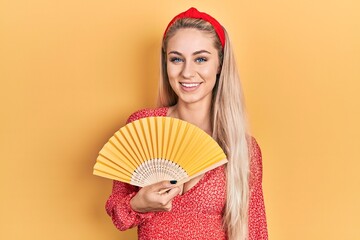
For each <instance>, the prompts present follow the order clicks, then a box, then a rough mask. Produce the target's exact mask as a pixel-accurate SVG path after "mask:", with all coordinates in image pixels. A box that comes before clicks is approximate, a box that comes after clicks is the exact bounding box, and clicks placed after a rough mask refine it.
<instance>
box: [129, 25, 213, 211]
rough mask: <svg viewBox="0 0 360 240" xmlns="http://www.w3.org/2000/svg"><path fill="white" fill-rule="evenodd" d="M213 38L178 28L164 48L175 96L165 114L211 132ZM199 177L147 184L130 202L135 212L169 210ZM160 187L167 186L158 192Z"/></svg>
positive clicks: (199, 32)
mask: <svg viewBox="0 0 360 240" xmlns="http://www.w3.org/2000/svg"><path fill="white" fill-rule="evenodd" d="M213 41H214V39H213V38H211V36H210V35H209V34H207V33H204V32H202V31H199V30H196V29H179V30H178V31H177V32H176V33H175V35H174V36H173V37H171V38H170V39H169V40H168V44H167V49H166V54H167V73H168V77H169V82H170V85H171V87H172V89H173V90H174V92H175V93H176V94H177V96H178V102H177V104H176V105H175V106H172V107H170V108H169V111H168V116H169V117H175V118H179V119H182V120H185V121H187V122H190V123H192V124H194V125H196V126H197V127H199V128H201V129H202V130H204V131H205V132H207V133H208V134H210V135H211V134H212V129H211V122H210V107H211V99H212V91H213V88H214V86H215V83H216V75H217V74H218V73H219V71H220V64H219V58H218V52H217V50H216V48H215V47H214V43H213ZM201 177H202V176H199V177H196V178H194V179H192V180H190V181H188V182H186V183H185V184H183V185H179V186H178V185H176V184H171V183H170V182H169V181H163V182H160V183H156V184H153V185H150V186H146V187H144V188H142V189H140V190H139V192H138V193H137V194H136V195H135V196H134V197H133V198H132V199H131V201H130V205H131V207H132V209H133V210H135V211H137V212H154V211H170V210H171V208H172V200H173V198H174V197H175V196H177V195H179V194H183V193H185V192H187V191H188V190H189V189H191V188H192V187H193V186H194V185H196V183H197V182H198V181H199V180H200V179H201ZM163 189H169V190H168V191H167V192H165V193H163V194H159V192H160V191H161V190H163Z"/></svg>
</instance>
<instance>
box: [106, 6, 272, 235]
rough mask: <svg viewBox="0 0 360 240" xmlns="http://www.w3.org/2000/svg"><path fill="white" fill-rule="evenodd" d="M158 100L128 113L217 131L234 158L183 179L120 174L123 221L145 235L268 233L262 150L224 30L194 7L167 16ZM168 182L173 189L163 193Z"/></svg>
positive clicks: (113, 199)
mask: <svg viewBox="0 0 360 240" xmlns="http://www.w3.org/2000/svg"><path fill="white" fill-rule="evenodd" d="M161 67H162V69H161V73H162V74H161V79H160V87H159V104H160V107H159V108H156V109H144V110H140V111H138V112H135V113H134V114H132V115H131V116H130V118H129V119H128V122H131V121H134V120H137V119H140V118H143V117H149V116H169V117H174V118H179V119H182V120H185V121H187V122H190V123H192V124H194V125H196V126H198V127H199V128H201V129H203V130H204V131H205V132H207V133H208V134H209V135H211V136H212V137H213V138H214V139H215V140H216V141H217V142H218V143H219V145H220V146H221V147H222V148H223V150H224V152H225V154H226V155H227V158H228V161H229V162H228V164H227V165H226V166H221V167H218V168H216V169H214V170H211V171H209V172H207V173H205V174H204V175H203V176H199V177H197V178H195V179H192V180H191V181H189V182H186V183H185V184H183V185H181V186H178V185H176V181H163V182H160V183H157V184H154V185H150V186H147V187H144V188H141V189H139V188H137V187H134V186H131V185H128V184H125V183H122V182H118V181H114V185H113V191H112V194H111V196H110V198H109V199H108V201H107V203H106V210H107V213H108V214H109V215H110V216H111V217H112V220H113V222H114V224H115V226H116V227H117V228H119V229H120V230H126V229H128V228H131V227H135V226H137V227H138V236H139V239H144V240H145V239H151V240H154V239H166V240H169V239H179V240H180V239H181V240H186V239H189V240H190V239H191V240H195V239H199V240H200V239H201V240H204V239H208V240H211V239H213V240H222V239H230V240H245V239H251V240H255V239H256V240H262V239H268V236H267V226H266V218H265V208H264V201H263V193H262V185H261V181H262V160H261V152H260V149H259V146H258V144H257V143H256V141H255V139H254V138H253V137H251V136H250V135H249V132H248V128H247V122H246V116H245V108H244V100H243V93H242V89H241V85H240V80H239V76H238V71H237V67H236V64H235V59H234V55H233V50H232V47H231V43H230V40H229V37H228V35H227V33H226V30H225V29H224V28H223V27H222V26H221V25H220V24H219V22H218V21H217V20H215V19H214V18H213V17H211V16H210V15H208V14H206V13H203V12H199V11H198V10H197V9H195V8H190V9H189V10H187V11H185V12H183V13H180V14H179V15H177V16H176V17H174V19H173V20H172V21H171V22H170V23H169V25H168V27H167V29H166V31H165V33H164V38H163V43H162V52H161ZM162 189H170V190H169V191H168V192H166V193H164V194H159V191H160V190H162Z"/></svg>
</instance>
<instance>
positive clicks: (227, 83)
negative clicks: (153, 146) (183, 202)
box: [158, 18, 250, 240]
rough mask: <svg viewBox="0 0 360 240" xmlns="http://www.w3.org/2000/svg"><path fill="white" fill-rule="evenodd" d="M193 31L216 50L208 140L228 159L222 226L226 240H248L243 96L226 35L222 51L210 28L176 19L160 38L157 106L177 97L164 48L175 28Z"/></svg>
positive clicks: (172, 102) (197, 20)
mask: <svg viewBox="0 0 360 240" xmlns="http://www.w3.org/2000/svg"><path fill="white" fill-rule="evenodd" d="M182 28H194V29H198V30H200V31H204V32H207V33H210V36H212V38H213V39H214V46H215V47H216V49H217V50H218V55H219V62H220V63H222V64H221V65H222V66H221V73H220V74H219V75H218V76H217V82H216V84H215V87H214V89H213V98H212V103H211V121H212V129H213V133H212V137H213V138H214V139H215V140H216V141H217V142H218V143H219V145H220V146H221V147H222V149H223V150H224V152H225V154H226V155H227V158H228V160H229V162H228V164H227V166H226V169H227V170H226V172H227V198H226V208H225V212H224V217H223V219H224V225H225V228H226V230H227V235H228V238H229V240H246V239H248V205H249V195H250V193H249V158H250V157H249V152H248V149H249V146H248V143H250V141H249V142H248V141H247V136H249V134H248V124H247V120H246V114H245V105H244V97H243V92H242V87H241V84H240V78H239V74H238V70H237V66H236V62H235V57H234V54H233V50H232V47H231V43H230V40H229V37H228V34H227V32H226V30H225V29H224V31H225V36H226V42H225V47H224V49H222V46H221V43H220V40H219V38H218V37H217V35H216V33H215V30H214V28H213V27H212V25H211V24H210V23H208V22H206V21H204V20H201V19H193V18H183V19H179V20H177V21H176V22H174V24H172V25H171V26H170V28H169V29H168V31H167V33H166V36H165V37H164V39H163V44H162V51H161V77H160V78H161V79H160V84H159V95H158V103H159V105H160V106H173V105H175V104H176V103H177V96H176V94H175V92H174V91H173V90H172V88H171V86H170V83H169V79H168V75H167V67H166V48H167V42H168V39H169V38H171V37H172V36H174V35H175V33H176V31H177V30H178V29H182Z"/></svg>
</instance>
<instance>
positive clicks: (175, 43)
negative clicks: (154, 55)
mask: <svg viewBox="0 0 360 240" xmlns="http://www.w3.org/2000/svg"><path fill="white" fill-rule="evenodd" d="M199 50H207V51H209V52H215V51H216V49H215V46H214V39H213V37H212V36H211V34H209V33H207V32H204V31H200V30H197V29H193V28H184V29H179V30H177V31H176V33H175V35H174V36H172V37H171V38H170V39H169V40H168V44H167V52H169V51H179V52H184V53H186V52H188V51H190V52H195V51H199Z"/></svg>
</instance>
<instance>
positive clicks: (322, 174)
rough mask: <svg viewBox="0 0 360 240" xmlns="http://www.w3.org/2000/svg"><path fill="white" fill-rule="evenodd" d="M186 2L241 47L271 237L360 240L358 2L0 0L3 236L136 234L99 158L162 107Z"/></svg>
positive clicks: (0, 232) (0, 211) (116, 236)
mask: <svg viewBox="0 0 360 240" xmlns="http://www.w3.org/2000/svg"><path fill="white" fill-rule="evenodd" d="M190 6H195V7H198V8H199V9H200V10H202V11H206V12H209V13H210V14H212V15H214V16H215V17H216V18H218V19H219V20H220V22H221V23H222V24H223V25H224V26H225V27H226V28H227V30H228V31H229V33H230V36H231V37H232V40H233V43H234V45H235V51H236V56H237V59H238V65H239V68H240V70H241V77H242V82H243V86H244V89H245V95H246V99H247V107H248V112H249V116H250V122H251V126H252V131H253V134H254V136H255V137H256V138H257V140H258V142H259V144H260V146H261V147H262V151H263V164H264V179H263V181H264V183H263V187H264V195H265V204H266V210H267V219H268V229H269V235H270V238H271V239H274V240H289V239H292V240H297V239H299V240H304V239H334V240H335V239H342V240H343V239H345V240H353V239H360V231H359V228H360V220H359V218H360V207H359V206H360V204H359V203H360V191H359V186H360V176H359V175H360V174H359V171H360V163H359V162H360V153H359V150H360V127H359V123H360V97H359V90H360V83H359V82H360V17H359V12H360V4H359V1H357V0H326V1H325V0H311V1H310V0H296V1H295V0H288V1H284V0H281V1H280V0H273V1H264V0H255V1H254V0H250V1H215V0H198V1H175V0H167V1H165V0H164V1H160V0H153V1H121V0H109V1H99V0H90V1H89V0H87V1H85V0H62V1H49V0H38V1H36V0H34V1H25V0H18V1H12V0H8V1H6V0H1V1H0V80H1V88H0V94H1V95H0V103H1V118H0V121H1V124H0V136H1V140H0V149H1V166H0V187H1V189H0V194H1V197H0V202H1V204H0V239H6V240H20V239H30V240H35V239H36V240H38V239H55V240H56V239H67V240H70V239H73V240H78V239H86V240H91V239H135V236H136V232H135V231H134V230H132V231H127V232H125V233H122V232H119V231H117V230H116V229H115V227H114V226H113V225H112V223H111V220H110V218H109V217H108V216H107V215H106V213H105V210H104V204H105V201H106V199H107V197H108V195H109V194H110V191H111V181H110V180H107V179H102V178H100V177H95V176H93V175H92V167H93V164H94V162H95V159H96V156H97V153H98V151H99V150H100V148H101V147H102V145H103V144H104V143H105V142H106V141H107V139H108V138H109V137H110V136H111V135H112V134H113V133H114V132H115V131H116V130H118V129H119V128H120V127H121V126H122V125H123V124H124V122H125V120H126V118H127V116H128V115H129V114H130V113H131V112H133V111H135V110H137V109H139V108H143V107H152V106H155V102H156V101H155V99H156V88H157V79H158V74H159V70H158V66H159V64H158V60H159V55H158V54H159V49H160V47H159V45H160V41H161V36H162V33H163V31H164V29H165V27H166V25H167V23H168V22H169V21H170V19H171V18H172V17H173V16H174V15H175V14H177V13H179V12H180V11H183V10H186V9H187V8H189V7H190Z"/></svg>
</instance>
